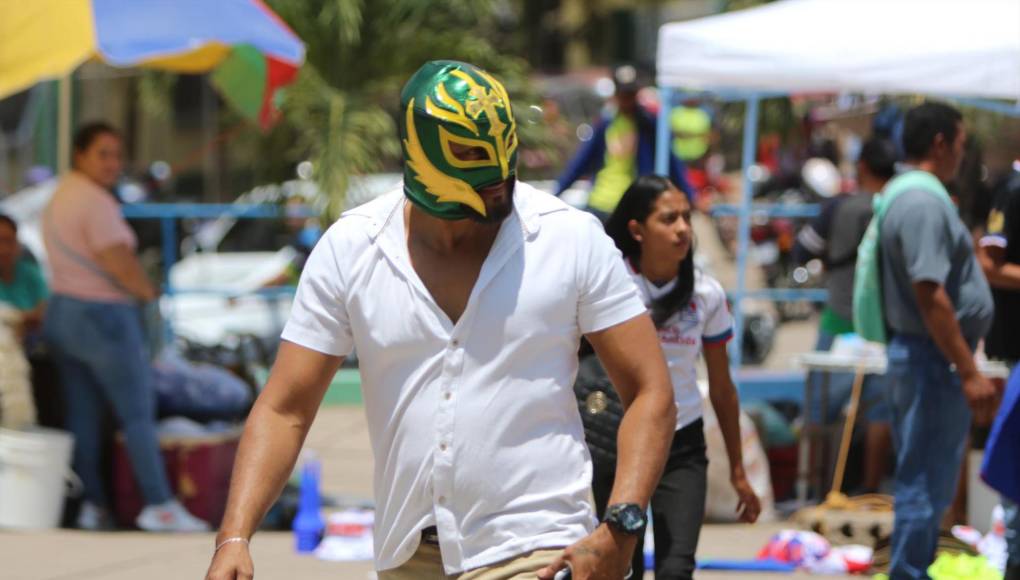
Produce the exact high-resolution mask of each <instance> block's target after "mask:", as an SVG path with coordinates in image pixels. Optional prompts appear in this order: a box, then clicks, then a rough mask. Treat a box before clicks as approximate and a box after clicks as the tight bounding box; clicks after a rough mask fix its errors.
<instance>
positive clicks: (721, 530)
mask: <svg viewBox="0 0 1020 580" xmlns="http://www.w3.org/2000/svg"><path fill="white" fill-rule="evenodd" d="M306 448H307V449H310V450H312V451H314V452H315V453H317V454H318V455H319V457H320V458H321V459H322V461H323V488H324V491H325V492H326V493H327V494H330V495H335V496H340V497H342V498H345V499H351V500H356V499H359V498H366V499H367V498H370V497H371V485H372V484H371V478H372V476H371V474H372V457H371V447H370V445H369V442H368V430H367V426H366V424H365V419H364V414H363V412H362V409H361V408H360V407H325V408H323V409H322V410H321V411H320V413H319V416H318V418H317V419H316V421H315V424H314V426H313V427H312V431H311V432H310V433H309V436H308V440H307V443H306ZM781 527H782V525H781V524H768V525H761V526H745V525H708V526H706V527H705V529H704V531H703V533H702V539H701V544H700V549H699V557H702V558H740V559H746V558H753V557H754V555H755V554H756V553H757V551H758V549H759V548H761V546H763V545H764V544H765V542H766V541H767V540H768V538H769V537H770V536H771V535H772V533H774V532H775V531H776V530H778V529H780V528H781ZM212 545H213V535H212V534H198V535H188V536H169V535H154V534H145V533H140V532H118V533H90V532H79V531H73V530H53V531H47V532H33V533H18V532H0V579H3V580H139V579H144V580H179V579H196V580H199V579H201V578H202V577H203V575H204V574H205V570H206V567H207V566H208V563H209V558H210V556H211V553H212ZM292 545H293V539H292V536H291V535H290V534H288V533H276V532H274V533H261V534H258V535H257V536H256V537H255V539H254V541H253V543H252V554H253V556H254V558H255V565H256V577H257V578H259V579H262V580H269V579H272V580H275V579H286V580H290V579H294V578H301V579H304V580H327V579H328V580H368V579H370V578H374V574H373V573H372V566H371V565H370V563H367V562H350V563H333V562H323V561H320V560H316V559H315V558H314V557H310V556H299V555H297V554H295V553H294V551H293V547H292ZM801 576H802V575H796V576H795V577H801ZM648 577H649V578H651V575H649V576H648ZM696 577H697V578H699V579H705V580H714V579H722V578H726V579H733V580H743V579H753V578H768V577H774V575H769V576H765V575H756V574H734V573H721V572H714V573H708V572H703V573H698V574H697V575H696ZM803 577H806V576H803Z"/></svg>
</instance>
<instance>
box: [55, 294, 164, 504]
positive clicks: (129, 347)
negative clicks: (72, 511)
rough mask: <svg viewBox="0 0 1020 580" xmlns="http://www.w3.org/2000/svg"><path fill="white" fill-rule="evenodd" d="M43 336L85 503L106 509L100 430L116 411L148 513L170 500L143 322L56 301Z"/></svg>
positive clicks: (116, 307)
mask: <svg viewBox="0 0 1020 580" xmlns="http://www.w3.org/2000/svg"><path fill="white" fill-rule="evenodd" d="M43 332H44V335H45V337H46V340H47V342H48V343H49V345H50V347H51V348H52V350H53V356H54V360H55V362H56V365H57V370H58V372H59V373H60V379H61V383H62V386H63V388H64V393H65V394H64V400H65V401H66V404H67V410H66V416H67V428H68V430H69V431H70V432H71V434H73V435H74V460H73V466H74V471H75V472H76V473H77V474H78V476H79V477H80V478H81V480H82V483H83V484H84V487H85V499H86V500H88V501H91V502H92V503H94V504H96V505H98V506H102V507H106V506H108V505H109V502H108V500H107V497H106V489H105V485H104V478H103V476H102V474H101V473H100V466H101V465H102V461H101V459H102V456H103V449H102V444H103V437H102V427H103V418H104V416H105V414H106V409H107V408H111V409H112V410H113V414H114V417H115V418H116V419H117V424H118V426H119V427H120V430H121V432H122V433H123V435H124V444H125V446H126V448H127V452H128V457H129V458H130V460H131V467H132V470H133V472H134V475H135V481H137V482H138V486H139V487H140V488H141V491H142V497H143V498H144V499H145V503H146V504H148V505H152V504H159V503H163V502H165V501H167V500H168V499H170V498H171V497H172V495H171V491H170V485H169V483H167V477H166V470H165V468H164V466H163V459H162V455H161V454H160V451H159V443H158V439H157V436H156V399H155V393H154V391H153V384H152V368H151V366H150V364H149V358H148V353H147V352H146V347H145V340H144V332H143V331H142V324H141V314H140V312H139V309H138V307H136V306H133V305H130V304H116V303H108V302H88V301H83V300H78V299H75V298H70V297H68V296H61V295H55V296H53V298H52V299H51V300H50V303H49V306H48V309H47V311H46V321H45V323H44V327H43Z"/></svg>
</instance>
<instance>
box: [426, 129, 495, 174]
mask: <svg viewBox="0 0 1020 580" xmlns="http://www.w3.org/2000/svg"><path fill="white" fill-rule="evenodd" d="M439 144H440V146H441V147H442V148H443V157H445V158H446V162H447V163H449V164H450V165H452V166H454V167H456V168H458V169H475V168H480V167H494V166H497V165H498V162H497V160H496V149H495V148H494V147H493V146H492V144H491V143H487V142H485V141H482V140H480V139H472V138H470V137H463V136H460V135H454V134H453V133H451V132H449V131H447V130H446V128H445V127H443V126H440V127H439Z"/></svg>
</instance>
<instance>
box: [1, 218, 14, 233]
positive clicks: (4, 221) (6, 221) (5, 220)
mask: <svg viewBox="0 0 1020 580" xmlns="http://www.w3.org/2000/svg"><path fill="white" fill-rule="evenodd" d="M0 224H6V225H8V226H10V228H11V229H12V230H14V233H15V234H17V233H18V222H16V221H14V218H12V217H11V216H9V215H7V214H3V213H0Z"/></svg>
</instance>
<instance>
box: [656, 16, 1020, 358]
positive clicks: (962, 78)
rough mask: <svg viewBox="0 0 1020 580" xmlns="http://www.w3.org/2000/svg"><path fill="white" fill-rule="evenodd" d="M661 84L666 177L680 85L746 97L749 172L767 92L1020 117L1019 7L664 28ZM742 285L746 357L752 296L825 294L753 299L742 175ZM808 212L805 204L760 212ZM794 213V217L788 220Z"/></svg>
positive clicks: (739, 319) (742, 19) (734, 19)
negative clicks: (940, 105) (960, 103)
mask: <svg viewBox="0 0 1020 580" xmlns="http://www.w3.org/2000/svg"><path fill="white" fill-rule="evenodd" d="M656 69H657V71H658V77H657V81H658V85H659V87H660V88H661V93H660V100H661V103H662V110H661V112H660V114H659V124H658V134H657V147H656V171H657V172H659V173H665V172H666V168H667V163H668V155H669V140H670V131H669V121H668V118H669V110H670V107H671V105H672V100H673V96H674V89H678V88H681V87H682V88H683V89H685V90H695V91H698V90H712V91H725V92H732V91H739V92H741V93H744V94H746V95H747V105H748V106H747V112H746V119H745V123H744V144H743V170H744V173H743V175H744V176H746V175H747V172H748V170H749V169H750V166H751V165H752V164H753V163H754V159H755V152H756V147H755V144H756V141H757V126H758V112H759V98H760V96H762V95H763V94H765V93H776V92H780V93H789V92H862V93H885V94H897V93H898V94H930V95H940V96H944V97H955V98H977V99H1005V100H1011V101H1014V102H1013V103H1010V104H1006V103H1003V102H1001V101H991V102H984V101H977V102H975V103H974V104H984V105H985V106H986V107H987V108H990V109H993V110H998V111H1001V112H1004V113H1006V114H1011V115H1017V116H1020V0H782V1H780V2H775V3H772V4H768V5H765V6H761V7H757V8H752V9H748V10H742V11H739V12H733V13H728V14H721V15H716V16H709V17H705V18H700V19H697V20H692V21H687V22H678V23H671V24H666V25H664V26H663V27H662V28H661V29H660V30H659V45H658V56H657V62H656ZM743 182H744V189H743V198H742V203H741V205H740V207H739V208H738V209H737V211H736V212H735V213H736V214H737V215H738V216H739V218H740V228H739V238H738V244H739V247H738V251H737V260H738V266H737V288H736V289H735V291H733V292H731V296H732V299H733V302H734V314H735V318H736V321H735V322H736V327H737V329H736V330H737V332H736V337H735V340H734V341H733V347H734V351H735V352H733V353H732V357H731V359H732V360H734V362H736V361H739V360H740V358H739V357H740V353H741V343H742V332H743V316H742V312H741V308H740V302H741V301H742V300H743V299H744V298H746V297H748V296H760V297H763V298H771V299H777V300H784V299H786V300H789V299H794V300H796V299H806V298H807V299H811V298H817V297H818V294H817V292H811V291H801V292H799V293H798V292H797V291H775V290H764V291H758V292H747V290H746V259H747V252H748V245H749V237H750V236H749V234H750V225H751V213H752V211H754V208H752V203H751V199H752V192H751V183H750V180H749V179H746V178H745V179H744V180H743ZM759 209H760V210H762V211H766V212H768V213H769V214H770V215H777V216H778V215H804V213H805V211H804V208H759ZM784 212H785V213H784Z"/></svg>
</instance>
